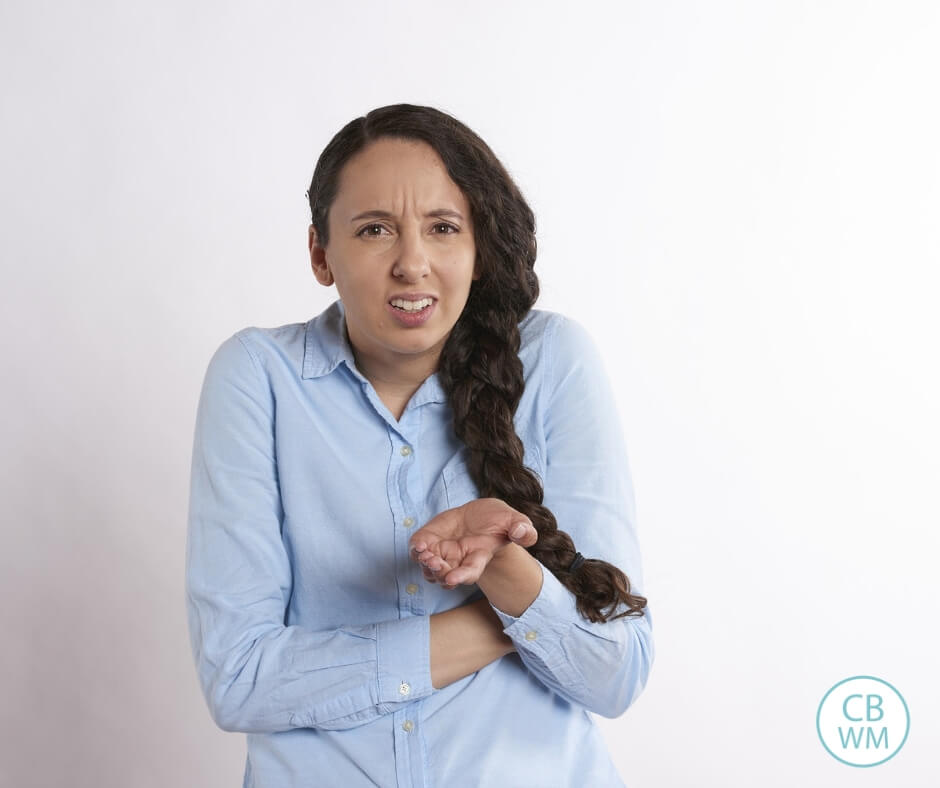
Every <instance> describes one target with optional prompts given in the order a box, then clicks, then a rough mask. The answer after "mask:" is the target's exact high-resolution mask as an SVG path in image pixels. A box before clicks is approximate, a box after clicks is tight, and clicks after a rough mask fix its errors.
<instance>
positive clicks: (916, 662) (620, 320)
mask: <svg viewBox="0 0 940 788" xmlns="http://www.w3.org/2000/svg"><path fill="white" fill-rule="evenodd" d="M938 41H940V11H938V6H937V4H936V3H933V2H903V1H902V2H864V1H863V0H853V1H844V2H825V1H823V2H812V3H810V2H786V1H784V0H773V1H770V0H767V1H764V2H746V1H745V0H740V1H739V2H728V1H726V0H725V1H721V2H713V3H699V2H691V1H690V0H687V1H686V2H674V1H672V2H670V1H669V0H667V1H666V2H656V3H649V2H643V3H641V2H620V3H614V2H609V3H592V2H585V3H582V4H577V5H576V4H571V3H553V2H511V1H508V2H495V1H494V0H489V1H488V2H477V3H473V4H466V3H455V2H435V3H428V2H404V1H403V2H400V3H388V4H386V3H383V2H375V1H374V0H372V1H370V2H358V3H351V4H348V6H346V7H343V5H342V4H336V3H327V2H266V3H261V2H245V1H244V0H241V1H239V2H234V1H233V2H221V1H217V2H182V1H181V0H164V1H163V2H160V3H156V2H150V3H142V2H121V3H106V2H81V3H79V2H49V0H38V1H37V0H33V1H31V2H24V1H22V0H21V1H20V2H5V3H3V5H2V6H0V66H2V71H0V73H2V75H3V76H2V80H3V102H2V113H3V122H2V124H0V139H2V146H0V161H2V172H3V177H2V219H0V234H2V249H3V258H4V259H3V279H2V300H3V304H2V311H0V321H2V336H3V366H4V371H3V380H4V386H3V389H2V393H0V398H2V408H0V413H2V440H3V444H2V445H3V452H2V457H3V468H2V479H3V526H2V545H0V571H2V580H0V583H2V588H0V600H2V601H0V614H2V632H3V635H4V643H3V647H2V649H0V667H2V675H3V676H4V679H5V682H4V684H5V692H4V698H3V701H2V703H0V750H2V752H0V785H2V786H4V787H5V786H11V788H32V787H33V786H37V787H38V786H43V787H45V786H70V787H71V788H80V787H81V788H84V787H86V786H87V787H88V788H112V787H113V788H157V787H158V786H159V787H160V788H165V786H198V787H199V788H231V786H236V785H238V786H240V785H241V778H242V772H243V769H244V752H245V743H244V735H242V734H237V733H225V732H223V731H221V730H219V729H217V728H216V727H215V726H214V724H213V722H212V721H211V719H210V717H209V713H208V710H207V708H206V706H205V703H204V701H203V699H202V696H201V694H200V692H199V688H198V685H197V682H196V676H195V668H194V666H193V663H192V656H191V652H190V644H189V640H188V633H187V630H186V619H185V608H184V597H183V560H184V546H185V536H186V510H187V504H188V484H189V463H190V451H191V441H192V430H193V425H194V420H195V411H196V402H197V397H198V394H199V388H200V386H201V383H202V375H203V373H204V371H205V368H206V364H207V363H208V360H209V357H210V355H211V354H212V352H213V351H214V350H215V348H216V347H218V345H219V344H220V343H221V342H222V341H223V340H224V339H225V338H226V337H228V336H230V335H231V334H232V333H234V332H235V331H236V330H238V329H240V328H242V327H244V326H247V325H259V326H274V325H280V324H284V323H290V322H301V321H306V320H307V319H309V318H310V317H312V316H314V315H315V314H317V313H319V312H320V311H321V310H322V309H323V308H324V307H325V306H326V305H327V304H328V303H330V302H331V301H332V300H333V299H335V298H336V297H337V296H336V291H335V289H333V288H329V289H327V288H323V287H321V286H320V285H318V284H317V283H316V282H315V280H314V279H313V276H312V274H311V272H310V269H309V264H308V259H307V256H306V232H307V224H308V220H309V215H308V212H307V206H306V199H305V196H304V192H305V191H306V188H307V185H308V183H309V179H310V176H311V174H312V172H313V167H314V164H315V162H316V158H317V156H318V155H319V153H320V151H321V150H322V148H323V146H324V145H325V144H326V143H327V142H328V141H329V139H330V138H331V137H332V135H333V134H334V133H335V132H336V131H337V130H338V129H339V128H340V127H341V126H342V125H343V124H345V123H346V122H347V121H348V120H350V119H352V118H353V117H356V116H358V115H361V114H363V113H365V112H367V111H368V110H369V109H372V108H374V107H377V106H382V105H385V104H391V103H397V102H401V101H405V102H410V103H419V104H431V105H434V106H437V107H439V108H441V109H444V110H446V111H448V112H451V113H453V114H454V115H456V116H457V117H458V118H460V119H461V120H463V121H464V122H466V123H467V124H468V125H469V126H470V127H471V128H473V129H475V130H476V131H477V132H478V133H479V134H480V135H481V136H482V137H483V138H484V139H485V140H487V142H488V143H489V144H490V145H491V147H492V148H493V149H494V151H495V152H496V154H497V155H498V156H500V157H501V159H502V160H503V162H504V163H505V165H506V166H507V168H508V169H509V171H510V172H511V174H512V175H513V176H514V178H515V179H516V180H517V182H518V183H519V185H520V187H521V188H522V190H523V193H524V194H525V195H526V196H527V198H528V199H529V201H530V203H531V205H532V207H533V209H534V211H535V213H536V217H537V221H538V228H539V230H538V238H539V262H538V265H537V269H536V270H537V271H538V272H539V274H540V276H541V281H542V286H543V292H542V297H541V298H540V300H539V303H538V305H537V306H538V307H539V308H545V309H553V310H556V311H560V312H563V313H565V314H567V315H570V316H571V317H573V318H575V319H576V320H579V321H580V322H582V323H583V324H584V325H585V326H586V327H587V328H588V329H589V330H590V332H591V333H592V335H593V336H594V337H595V339H596V340H597V342H598V343H599V345H600V347H601V349H602V351H603V353H604V357H605V359H606V362H607V369H608V372H609V374H610V376H611V378H612V379H613V381H614V382H615V383H616V386H617V393H618V396H619V405H620V407H621V412H622V418H623V423H624V429H625V432H626V439H627V445H628V449H629V451H630V458H631V467H632V470H633V476H634V483H635V487H636V497H637V507H638V527H639V537H640V542H641V546H642V549H643V560H644V569H645V576H646V592H647V596H648V597H649V599H650V605H651V607H652V608H653V609H655V616H656V619H655V620H656V627H655V632H654V634H655V637H656V646H657V658H656V662H655V665H654V667H653V672H652V675H651V678H650V681H649V684H648V686H647V688H646V690H645V692H644V694H643V695H642V697H640V698H639V700H638V701H637V702H636V703H635V705H634V706H633V707H631V708H630V709H629V710H628V711H627V713H626V714H625V715H624V716H623V717H621V718H620V719H617V720H603V719H602V720H600V722H601V724H602V726H603V730H604V732H605V735H606V737H607V739H608V741H609V743H610V746H611V749H612V751H613V754H614V757H615V759H616V762H617V764H618V767H619V769H620V772H621V774H622V776H623V778H624V780H625V782H626V783H627V785H628V786H630V788H658V787H659V786H664V787H665V788H672V786H677V787H683V786H692V785H695V786H714V787H715V788H727V787H728V786H735V787H737V786H740V787H741V788H752V787H753V786H761V787H762V788H770V787H776V786H780V788H784V787H786V788H790V787H791V786H793V785H807V786H826V787H827V788H832V787H840V786H853V788H854V787H855V786H905V787H908V788H910V787H913V786H918V787H919V786H935V785H937V784H940V767H938V764H937V759H936V752H935V750H936V742H937V741H938V740H940V724H938V711H940V689H938V683H937V679H936V666H937V662H938V637H937V634H936V629H935V627H936V622H937V620H938V619H940V601H938V592H937V585H936V582H935V577H936V567H937V564H938V559H940V549H938V548H940V539H938V535H937V532H938V524H940V517H938V515H940V505H938V500H937V499H938V489H940V483H938V482H940V460H938V449H937V447H938V443H940V419H938V411H937V402H938V401H940V374H938V363H937V355H938V354H937V338H938V336H940V318H938V314H937V301H938V295H940V293H938V290H940V288H938V284H940V276H938V267H937V266H938V262H940V255H938V252H940V243H938V220H940V155H938V145H937V140H938V139H940V111H938V106H940V104H938V101H937V84H938V79H937V77H938V74H940V47H938V45H937V42H938ZM858 674H871V675H875V676H878V677H881V678H883V679H885V680H887V681H889V682H891V683H892V684H893V685H894V686H896V687H897V688H898V689H899V690H900V691H901V692H902V693H903V694H904V697H905V699H906V701H907V703H908V706H909V709H910V713H911V728H910V735H909V737H908V740H907V742H906V744H905V745H904V747H903V748H902V750H901V751H900V752H899V753H898V754H897V755H896V756H895V757H894V758H893V759H891V760H890V761H888V762H887V763H885V764H882V765H881V766H878V767H874V768H869V769H858V768H852V767H850V766H847V765H844V764H842V763H839V762H838V761H836V760H835V759H834V758H832V757H831V756H830V755H829V754H828V753H827V752H826V751H825V750H824V749H823V747H822V745H821V743H820V741H819V739H818V737H817V734H816V730H815V715H816V709H817V706H818V704H819V702H820V700H821V699H822V696H823V694H824V693H825V692H826V690H828V689H829V688H830V687H831V686H832V685H833V684H835V683H836V682H837V681H839V680H841V679H843V678H847V677H849V676H854V675H858ZM311 784H313V782H311ZM467 785H468V786H471V785H472V780H471V781H468V783H467Z"/></svg>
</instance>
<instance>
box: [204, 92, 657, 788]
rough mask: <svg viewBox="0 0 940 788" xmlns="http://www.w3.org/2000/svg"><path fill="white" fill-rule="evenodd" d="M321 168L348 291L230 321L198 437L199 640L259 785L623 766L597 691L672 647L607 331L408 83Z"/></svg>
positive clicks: (332, 260)
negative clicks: (579, 308)
mask: <svg viewBox="0 0 940 788" xmlns="http://www.w3.org/2000/svg"><path fill="white" fill-rule="evenodd" d="M308 196H309V199H310V208H311V213H312V224H311V227H310V229H309V252H310V259H311V264H312V268H313V273H314V275H315V277H316V279H317V280H318V281H319V282H320V283H321V284H323V285H326V286H332V285H334V284H335V285H336V288H337V290H338V292H339V296H340V299H339V300H338V301H335V302H334V303H333V304H332V305H331V306H330V307H328V308H327V309H326V310H325V311H323V312H322V313H321V314H320V315H319V316H317V317H315V318H313V319H312V320H310V321H309V322H307V323H305V324H292V325H285V326H281V327H279V328H270V329H259V328H246V329H243V330H242V331H239V332H238V333H237V334H235V335H234V336H232V337H231V338H229V339H228V340H226V341H225V342H224V343H223V344H222V345H221V347H220V348H219V349H218V350H217V351H216V353H215V355H214V356H213V358H212V360H211V361H210V363H209V368H208V370H207V373H206V378H205V381H204V385H203V391H202V396H201V398H200V403H199V410H198V415H197V424H196V434H195V443H194V451H193V467H192V489H191V501H190V519H189V537H188V542H187V571H186V586H187V609H188V614H189V624H190V632H191V637H192V644H193V652H194V656H195V660H196V665H197V670H198V676H199V680H200V683H201V686H202V689H203V692H204V694H205V697H206V700H207V703H208V705H209V709H210V711H211V713H212V716H213V719H214V720H215V721H216V723H217V724H218V725H219V726H220V727H221V728H223V729H224V730H228V731H244V732H245V733H247V734H248V758H247V763H246V769H245V781H244V784H245V786H257V787H259V788H260V787H261V786H271V787H272V788H273V787H276V788H284V787H285V786H312V785H317V786H320V785H323V786H334V785H336V786H345V787H346V788H353V787H354V786H367V785H379V786H419V785H420V786H443V785H448V786H499V787H500V788H506V786H615V785H622V783H621V782H620V779H619V778H618V776H617V773H616V770H615V769H614V766H613V764H612V762H611V759H610V756H609V754H608V752H607V750H606V748H605V746H604V743H603V740H602V738H601V735H600V734H599V732H598V730H597V728H596V726H595V724H594V722H593V720H592V718H591V716H590V715H589V714H588V712H589V711H593V712H596V713H599V714H602V715H605V716H609V717H613V716H617V715H619V714H622V713H623V712H624V711H625V710H626V708H627V707H628V706H629V705H630V704H631V703H632V702H633V700H634V699H635V698H636V697H637V695H638V694H639V693H640V692H641V691H642V688H643V687H644V686H645V684H646V680H647V676H648V674H649V670H650V666H651V664H652V661H653V641H652V636H651V626H650V617H649V611H648V609H647V608H646V599H645V598H644V597H642V596H640V595H639V594H638V593H637V592H638V590H639V581H640V571H641V568H640V557H639V550H638V546H637V541H636V535H635V529H634V524H633V520H634V515H633V498H632V487H631V482H630V475H629V471H628V468H627V458H626V452H625V448H624V445H623V442H622V437H621V431H620V427H619V423H618V421H617V413H616V406H615V403H614V400H613V396H612V393H611V390H610V385H609V383H608V380H607V378H606V376H605V373H604V371H603V366H602V363H601V361H600V359H599V357H598V355H597V352H596V349H595V347H594V345H593V343H592V341H591V340H590V338H589V337H588V335H587V334H586V332H585V331H584V329H582V328H581V327H580V326H579V324H577V323H576V322H575V321H571V320H567V319H565V318H564V317H563V316H561V315H560V314H557V313H553V312H548V311H542V310H535V309H532V305H533V304H534V302H535V300H536V297H537V296H538V280H537V278H536V276H535V274H534V273H533V270H532V269H533V265H534V263H535V255H536V243H535V223H534V217H533V215H532V211H531V210H530V209H529V207H528V205H527V204H526V203H525V201H524V199H523V197H522V195H521V194H520V192H519V190H518V188H517V187H516V185H515V184H514V183H513V181H512V179H511V178H510V177H509V175H508V174H507V173H506V171H505V169H504V168H503V167H502V165H501V164H500V163H499V161H498V160H497V159H496V157H495V156H494V155H493V153H492V151H491V150H490V149H489V147H487V145H486V144H485V143H484V142H483V141H482V140H481V139H480V138H479V137H477V135H476V134H474V133H473V132H472V131H471V130H470V129H468V128H467V127H466V126H464V125H463V124H462V123H460V122H459V121H457V120H455V119H454V118H452V117H451V116H449V115H447V114H445V113H443V112H440V111H438V110H435V109H432V108H429V107H420V106H414V105H409V104H399V105H394V106H388V107H382V108H380V109H376V110H373V111H372V112H370V113H369V114H368V115H366V116H365V117H362V118H357V119H356V120H354V121H352V122H350V123H349V124H347V125H346V127H345V128H343V129H342V130H341V131H340V132H339V133H338V134H337V135H336V136H335V137H334V138H333V140H332V141H331V142H330V143H329V145H327V147H326V149H325V150H324V151H323V153H322V155H321V156H320V159H319V161H318V163H317V166H316V170H315V172H314V175H313V181H312V183H311V186H310V191H309V194H308ZM576 546H577V549H576ZM579 551H583V555H582V552H579ZM624 572H626V574H625V573H624Z"/></svg>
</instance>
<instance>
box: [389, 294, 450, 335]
mask: <svg viewBox="0 0 940 788" xmlns="http://www.w3.org/2000/svg"><path fill="white" fill-rule="evenodd" d="M395 298H404V296H395ZM424 298H434V296H424ZM407 300H408V301H417V300H418V299H417V298H408V299H407ZM436 307H437V299H434V300H433V301H432V302H431V303H430V304H428V305H427V306H426V307H425V308H424V309H422V310H421V311H420V312H404V311H402V310H401V309H398V307H394V306H392V305H391V303H388V304H386V305H385V308H386V309H387V310H388V312H389V314H390V315H391V316H392V317H393V318H395V321H396V322H397V323H398V324H399V325H402V326H406V327H408V328H413V327H414V326H421V325H424V324H425V323H426V322H427V321H428V320H429V319H430V318H431V315H433V314H434V310H435V308H436Z"/></svg>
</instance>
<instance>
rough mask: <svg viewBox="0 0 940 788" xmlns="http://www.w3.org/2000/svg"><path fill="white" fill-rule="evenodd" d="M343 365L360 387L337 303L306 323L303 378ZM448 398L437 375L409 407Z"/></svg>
mask: <svg viewBox="0 0 940 788" xmlns="http://www.w3.org/2000/svg"><path fill="white" fill-rule="evenodd" d="M342 362H345V363H346V366H347V367H348V368H349V371H350V372H352V374H353V375H354V376H355V377H356V378H357V379H358V380H359V381H360V382H362V383H368V379H367V378H366V377H364V376H363V374H362V373H361V372H360V371H359V370H358V369H357V367H356V357H355V356H354V355H353V349H352V345H351V344H349V337H348V335H347V332H346V310H345V308H344V307H343V302H342V300H341V299H337V300H336V301H334V302H333V303H332V304H330V305H329V306H328V307H327V308H326V309H324V310H323V311H322V312H321V313H320V314H319V315H317V316H316V317H315V318H313V319H312V320H308V321H307V326H306V331H305V333H304V366H303V371H302V372H301V377H302V378H319V377H322V376H324V375H328V374H329V373H330V372H332V371H333V370H334V369H336V368H337V367H338V366H339V365H340V364H341V363H342ZM446 401H447V396H446V394H445V393H444V388H443V386H441V382H440V378H439V377H438V374H437V372H435V373H433V374H432V375H431V376H430V377H428V378H427V379H426V380H425V381H424V383H422V384H421V386H420V387H419V388H418V390H417V391H416V392H415V393H414V394H413V395H412V397H411V401H410V402H409V405H414V406H418V405H423V404H424V403H426V402H446Z"/></svg>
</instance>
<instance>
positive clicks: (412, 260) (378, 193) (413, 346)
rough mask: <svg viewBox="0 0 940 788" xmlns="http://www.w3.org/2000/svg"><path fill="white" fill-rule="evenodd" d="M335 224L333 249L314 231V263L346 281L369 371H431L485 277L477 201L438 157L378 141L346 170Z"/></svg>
mask: <svg viewBox="0 0 940 788" xmlns="http://www.w3.org/2000/svg"><path fill="white" fill-rule="evenodd" d="M328 221H329V228H330V232H329V244H328V245H327V246H326V247H325V248H324V247H322V246H320V245H319V240H318V239H317V237H316V231H315V230H314V228H313V227H312V226H311V228H310V239H309V245H310V256H311V263H312V265H313V271H314V274H315V275H316V278H317V280H318V281H319V282H320V283H321V284H324V285H330V284H334V283H335V284H336V289H337V290H338V291H339V296H340V298H341V299H342V301H343V307H344V309H345V312H346V325H347V329H348V331H349V340H350V342H351V343H352V345H353V348H354V349H355V350H356V359H357V363H358V365H359V366H360V368H361V370H362V371H363V373H364V374H366V376H367V377H368V376H369V373H368V372H367V370H370V369H371V370H373V371H380V372H382V373H386V372H387V371H388V370H390V369H398V368H401V367H402V366H403V365H406V366H405V368H406V369H409V370H420V369H425V370H426V374H430V373H431V372H432V371H433V370H434V369H436V367H437V360H438V358H439V356H440V352H441V348H442V347H443V346H444V342H445V341H446V339H447V337H448V335H449V334H450V331H451V329H452V328H453V327H454V324H455V323H456V322H457V319H458V318H459V317H460V313H461V312H462V311H463V308H464V305H465V304H466V302H467V296H468V294H469V292H470V283H471V282H472V280H473V279H476V278H478V277H477V276H476V275H475V272H474V262H475V259H476V246H475V244H474V240H473V226H472V223H471V216H470V205H469V203H468V202H467V199H466V198H465V197H464V195H463V193H462V192H461V191H460V189H459V188H458V187H457V184H455V183H454V182H453V181H452V180H451V179H450V176H449V175H448V174H447V170H446V169H445V168H444V164H443V162H442V161H441V159H440V157H439V156H438V155H437V152H436V151H435V150H434V149H433V148H432V147H431V146H430V145H427V144H426V143H424V142H418V141H413V140H399V139H380V140H377V141H376V142H373V143H371V144H369V145H368V146H367V147H366V148H364V149H363V150H362V151H360V152H359V153H358V154H356V155H355V156H354V157H353V158H352V159H350V160H349V161H348V162H347V163H346V165H345V166H344V167H343V169H342V171H341V172H340V177H339V188H338V191H337V196H336V199H335V200H334V201H333V204H332V206H331V207H330V212H329V216H328ZM429 301H430V303H428V302H429ZM393 302H394V303H393Z"/></svg>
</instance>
